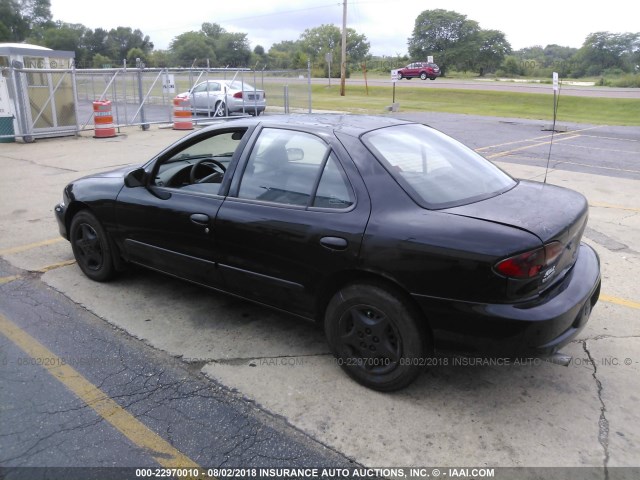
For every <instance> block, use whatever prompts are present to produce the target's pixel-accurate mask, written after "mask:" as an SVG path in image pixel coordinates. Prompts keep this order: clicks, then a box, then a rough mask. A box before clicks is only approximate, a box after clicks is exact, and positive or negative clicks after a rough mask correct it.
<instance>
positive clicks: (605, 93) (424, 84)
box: [313, 78, 640, 98]
mask: <svg viewBox="0 0 640 480" xmlns="http://www.w3.org/2000/svg"><path fill="white" fill-rule="evenodd" d="M313 83H316V84H317V83H326V80H323V79H313ZM348 84H349V85H364V84H365V81H364V79H356V78H353V79H349V80H348ZM368 84H369V85H370V86H371V85H376V86H390V85H391V84H392V83H391V80H379V79H372V80H369V81H368ZM396 87H399V88H406V87H421V88H434V89H439V88H451V89H457V90H492V91H502V92H518V93H543V94H547V95H548V94H549V93H550V92H553V90H552V85H551V84H542V83H519V82H501V81H492V80H489V81H484V80H458V79H448V78H437V79H436V80H434V81H431V80H424V81H423V80H420V79H418V78H414V79H411V80H406V79H404V80H398V81H397V82H396ZM560 94H561V95H569V96H572V97H601V98H640V88H613V87H595V86H579V85H562V86H561V89H560Z"/></svg>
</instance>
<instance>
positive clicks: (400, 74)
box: [398, 72, 402, 80]
mask: <svg viewBox="0 0 640 480" xmlns="http://www.w3.org/2000/svg"><path fill="white" fill-rule="evenodd" d="M398 80H402V72H398Z"/></svg>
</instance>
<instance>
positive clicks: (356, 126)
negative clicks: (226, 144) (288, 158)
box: [206, 113, 414, 137]
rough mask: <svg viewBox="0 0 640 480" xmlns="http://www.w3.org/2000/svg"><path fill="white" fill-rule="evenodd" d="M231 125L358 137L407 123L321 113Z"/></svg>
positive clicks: (263, 118) (274, 116)
mask: <svg viewBox="0 0 640 480" xmlns="http://www.w3.org/2000/svg"><path fill="white" fill-rule="evenodd" d="M232 122H233V123H231V124H227V123H225V126H227V127H228V126H231V125H234V126H235V125H237V126H250V125H256V124H260V125H263V126H266V127H284V128H286V127H296V126H297V127H302V128H303V129H305V130H315V131H318V132H327V131H328V130H329V131H333V132H337V131H340V132H342V133H345V134H347V135H351V136H354V137H359V136H360V135H362V134H363V133H366V132H369V131H371V130H376V129H378V128H384V127H391V126H394V125H407V124H411V123H414V122H408V121H405V120H400V119H397V118H392V117H384V116H374V115H348V114H342V113H322V114H314V113H310V114H291V115H273V116H266V117H264V116H263V117H261V118H255V117H253V118H242V119H238V120H232ZM216 128H220V125H219V124H218V125H214V126H212V127H208V128H207V129H206V130H209V129H216Z"/></svg>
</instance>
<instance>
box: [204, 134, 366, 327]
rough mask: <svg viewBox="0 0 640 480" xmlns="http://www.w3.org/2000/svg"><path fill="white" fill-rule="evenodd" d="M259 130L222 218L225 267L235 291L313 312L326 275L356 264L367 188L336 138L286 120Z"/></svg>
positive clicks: (220, 239) (218, 227) (297, 310)
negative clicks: (288, 124)
mask: <svg viewBox="0 0 640 480" xmlns="http://www.w3.org/2000/svg"><path fill="white" fill-rule="evenodd" d="M255 137H257V139H256V140H255V144H254V145H253V148H252V149H251V151H250V154H247V155H246V158H245V159H244V161H243V162H242V163H241V165H242V168H240V167H239V168H238V173H237V174H236V175H235V177H234V179H233V183H232V185H231V190H230V192H229V196H227V198H226V199H225V201H224V203H223V204H222V206H221V208H220V210H219V212H218V216H217V218H216V225H215V230H216V240H217V248H218V249H219V252H220V255H221V258H220V271H221V273H222V275H223V280H224V282H225V284H226V286H227V288H228V289H229V290H230V291H232V292H235V293H238V294H240V295H242V296H245V297H247V298H251V299H253V300H256V301H259V302H262V303H265V304H268V305H271V306H275V307H278V308H282V309H285V310H288V311H291V312H293V313H296V314H299V315H303V316H308V317H310V316H312V315H313V312H314V307H315V305H314V299H315V295H316V292H317V290H318V288H320V287H321V285H323V282H325V281H326V280H327V279H328V278H329V277H331V276H332V275H337V274H338V273H339V272H344V271H347V270H349V269H351V268H355V267H356V265H357V262H358V254H359V250H360V244H361V241H362V235H363V232H364V230H365V227H366V223H367V221H368V218H369V212H370V203H369V198H368V194H367V193H366V189H365V187H364V184H363V182H362V179H361V178H360V177H359V175H358V174H357V171H356V169H355V166H354V165H353V163H352V162H351V159H350V158H348V155H347V154H346V152H345V151H344V149H342V148H341V147H340V145H339V144H332V143H331V140H330V139H327V138H324V139H323V138H321V137H320V136H317V135H314V134H312V133H307V132H300V131H296V130H290V129H284V128H264V129H262V130H261V131H260V132H259V133H258V134H257V135H255ZM336 143H337V142H336ZM339 156H340V157H339Z"/></svg>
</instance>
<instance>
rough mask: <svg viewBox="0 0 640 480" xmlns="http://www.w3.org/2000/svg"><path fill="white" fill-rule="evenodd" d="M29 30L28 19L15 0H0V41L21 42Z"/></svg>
mask: <svg viewBox="0 0 640 480" xmlns="http://www.w3.org/2000/svg"><path fill="white" fill-rule="evenodd" d="M29 32H30V26H29V21H28V19H27V18H26V17H24V16H23V15H22V13H21V10H20V4H19V3H18V1H17V0H0V41H3V42H22V41H23V40H24V39H25V38H27V36H28V35H29Z"/></svg>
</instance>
